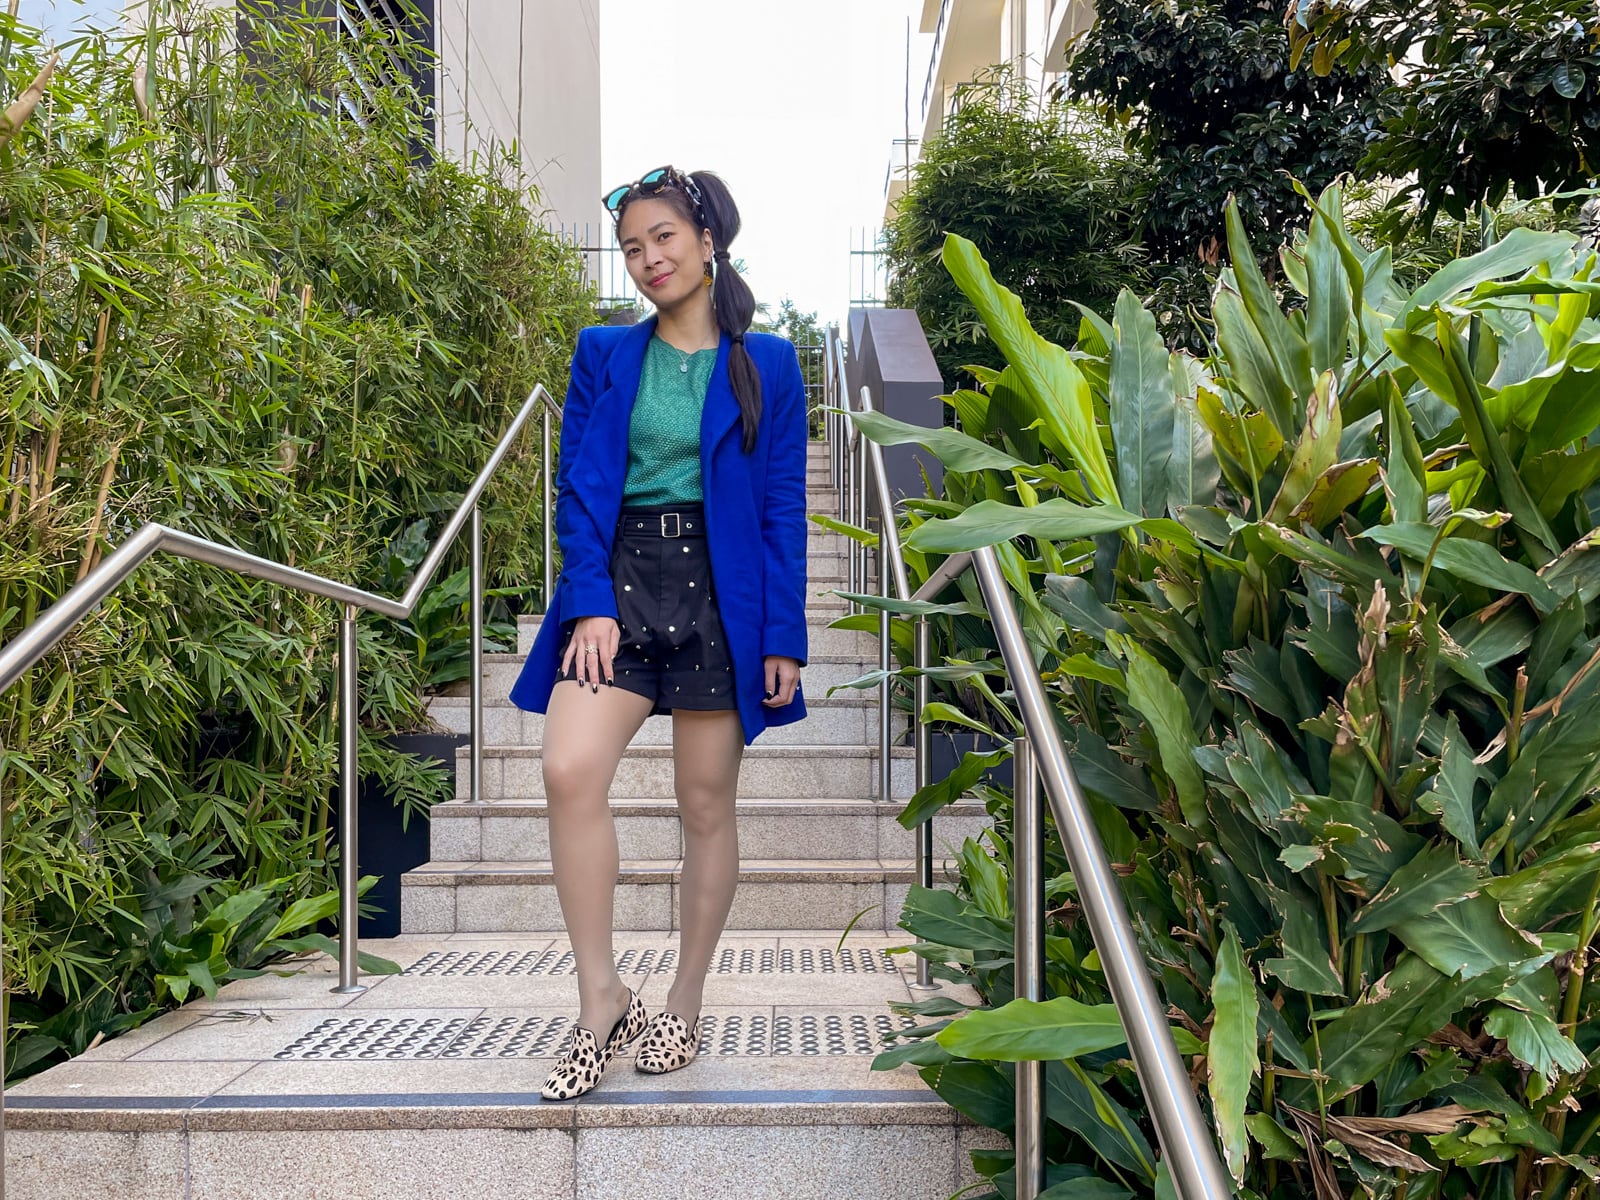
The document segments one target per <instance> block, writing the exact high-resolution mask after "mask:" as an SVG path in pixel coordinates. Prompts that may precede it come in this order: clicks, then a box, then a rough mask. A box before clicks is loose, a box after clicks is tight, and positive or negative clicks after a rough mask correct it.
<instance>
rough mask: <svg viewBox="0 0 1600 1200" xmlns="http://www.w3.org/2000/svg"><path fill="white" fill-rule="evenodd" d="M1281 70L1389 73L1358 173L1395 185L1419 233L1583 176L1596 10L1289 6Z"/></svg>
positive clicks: (1599, 126)
mask: <svg viewBox="0 0 1600 1200" xmlns="http://www.w3.org/2000/svg"><path fill="white" fill-rule="evenodd" d="M1288 25H1289V43H1290V49H1291V53H1292V61H1293V62H1295V63H1299V62H1300V61H1302V59H1303V58H1304V57H1305V56H1306V55H1308V54H1309V62H1310V65H1311V68H1312V70H1313V71H1314V72H1315V73H1316V74H1317V75H1318V76H1329V75H1331V74H1333V73H1336V72H1339V71H1344V70H1356V71H1363V70H1366V69H1368V68H1370V67H1373V66H1376V67H1379V68H1381V69H1383V70H1386V71H1388V70H1393V72H1394V78H1393V79H1392V80H1391V81H1390V84H1389V87H1388V89H1387V97H1386V98H1387V101H1388V102H1389V111H1388V113H1387V115H1386V117H1385V120H1384V122H1383V127H1382V129H1381V131H1380V132H1379V133H1378V136H1376V137H1374V138H1373V139H1372V141H1371V144H1370V146H1369V147H1368V151H1367V153H1366V155H1365V156H1364V158H1363V161H1362V169H1363V170H1365V171H1369V172H1377V173H1380V174H1383V175H1388V176H1390V177H1393V178H1395V179H1404V180H1406V181H1407V182H1406V186H1405V187H1404V189H1403V195H1405V196H1406V197H1412V196H1414V197H1416V199H1417V200H1418V201H1419V206H1420V209H1421V214H1422V218H1423V222H1424V224H1426V223H1427V222H1428V221H1431V220H1432V218H1433V216H1434V214H1435V213H1437V212H1440V211H1443V212H1446V213H1449V214H1451V215H1453V216H1455V217H1458V218H1459V217H1464V216H1466V215H1468V214H1469V213H1471V212H1472V210H1473V209H1475V208H1476V207H1477V206H1478V205H1479V204H1482V203H1488V204H1499V203H1500V202H1501V200H1502V199H1504V198H1505V197H1506V196H1507V195H1509V194H1510V193H1512V192H1515V193H1516V194H1517V195H1519V196H1522V197H1524V198H1531V197H1535V196H1539V195H1544V194H1547V193H1551V192H1560V191H1563V190H1566V189H1582V188H1586V187H1589V186H1591V185H1592V184H1593V183H1594V181H1595V161H1596V156H1597V155H1600V14H1597V13H1596V11H1595V8H1594V5H1592V4H1589V3H1586V2H1585V0H1493V2H1492V3H1491V2H1489V0H1469V2H1467V3H1461V4H1410V3H1405V2H1404V0H1296V3H1295V4H1293V5H1292V6H1291V7H1290V14H1289V21H1288Z"/></svg>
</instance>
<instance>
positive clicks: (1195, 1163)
mask: <svg viewBox="0 0 1600 1200" xmlns="http://www.w3.org/2000/svg"><path fill="white" fill-rule="evenodd" d="M828 334H829V340H830V344H831V345H832V347H833V348H834V350H835V357H836V359H837V365H836V366H835V367H834V368H833V370H832V372H831V378H832V379H833V380H834V381H835V382H836V384H837V386H836V388H835V390H834V391H833V393H832V394H831V397H830V399H831V401H832V403H833V406H834V407H835V408H837V409H838V410H839V411H838V414H837V417H838V419H837V420H836V421H835V422H834V423H833V424H832V425H831V426H830V427H829V428H830V432H831V433H832V434H833V435H834V436H836V437H839V438H840V441H841V445H839V446H837V447H836V448H835V462H836V466H835V478H836V479H838V478H839V477H840V474H841V470H840V468H841V467H842V468H843V470H842V474H843V477H844V481H845V483H846V485H847V486H846V487H845V488H842V489H841V496H840V503H841V506H842V507H841V519H842V520H850V516H849V515H846V514H847V513H855V514H857V515H859V516H860V517H861V518H862V519H861V520H859V521H855V522H852V523H855V524H860V525H862V526H863V527H864V526H865V512H866V506H865V488H864V487H863V488H862V489H861V494H860V495H859V496H858V497H857V498H856V499H855V500H852V499H850V497H849V495H848V493H849V492H850V490H851V489H850V487H849V486H848V485H849V484H851V483H854V482H855V477H856V476H857V475H858V474H859V475H860V476H861V478H862V479H863V480H864V479H865V477H866V476H867V475H868V474H870V475H871V476H872V478H873V482H874V487H875V491H876V494H877V497H878V503H879V513H880V520H879V526H878V563H877V566H878V576H879V581H880V594H881V595H883V596H886V597H887V596H889V595H890V591H889V586H890V580H891V579H892V580H893V583H894V586H895V587H897V588H898V589H899V593H900V596H899V598H901V599H911V600H919V601H931V600H933V599H935V598H936V597H937V596H938V594H939V593H940V592H942V591H943V590H944V589H945V588H946V587H947V586H949V584H950V583H952V582H953V581H954V580H955V579H956V578H957V577H958V576H960V575H961V574H962V572H964V571H965V570H967V569H968V568H969V567H970V568H971V569H972V570H973V572H974V573H975V575H976V576H977V580H978V586H979V589H980V590H981V592H982V595H983V600H984V604H985V606H986V607H987V608H988V610H989V619H990V622H991V623H992V625H993V626H994V630H995V633H996V636H997V638H998V640H999V643H1000V654H1001V658H1002V659H1003V661H1004V662H1005V665H1006V672H1007V674H1008V675H1009V677H1010V680H1011V688H1012V691H1013V692H1014V693H1015V695H1016V698H1017V707H1018V709H1019V710H1020V713H1021V717H1022V724H1023V730H1024V736H1022V737H1018V738H1017V739H1016V740H1015V741H1014V742H1013V744H1012V754H1013V760H1012V762H1013V776H1014V780H1015V788H1014V795H1013V804H1014V806H1015V810H1014V816H1013V821H1012V838H1013V841H1014V845H1013V848H1012V860H1013V865H1012V879H1013V883H1014V887H1015V892H1016V901H1015V936H1016V945H1015V956H1016V969H1015V976H1016V994H1017V995H1018V996H1020V997H1026V998H1027V999H1031V1000H1041V999H1043V998H1044V996H1043V983H1044V879H1043V843H1044V837H1043V813H1042V811H1041V809H1040V808H1039V804H1038V793H1037V785H1038V783H1039V782H1040V781H1041V780H1042V781H1043V783H1044V790H1045V796H1046V797H1047V799H1048V802H1049V805H1050V811H1051V813H1052V814H1053V815H1054V817H1055V820H1056V829H1057V831H1058V832H1059V833H1060V835H1061V841H1062V845H1063V847H1064V848H1065V850H1066V855H1067V864H1068V866H1069V867H1070V868H1071V870H1072V875H1073V879H1074V880H1075V881H1076V883H1077V887H1078V901H1079V904H1080V905H1081V906H1082V908H1083V913H1084V918H1085V920H1086V921H1087V923H1088V926H1089V931H1090V934H1091V935H1092V937H1093V938H1094V944H1095V949H1096V950H1097V951H1098V953H1099V956H1100V964H1101V969H1102V970H1103V972H1104V974H1105V977H1106V984H1107V986H1108V988H1109V990H1110V992H1111V999H1112V1002H1113V1003H1114V1004H1115V1005H1116V1008H1117V1013H1118V1015H1119V1016H1120V1017H1121V1019H1122V1028H1123V1032H1124V1033H1126V1034H1127V1038H1128V1049H1129V1051H1130V1054H1131V1056H1132V1058H1133V1065H1134V1070H1135V1071H1136V1072H1137V1073H1138V1076H1139V1082H1140V1085H1141V1086H1142V1087H1143V1089H1144V1093H1145V1098H1146V1100H1147V1102H1148V1103H1149V1105H1150V1113H1151V1118H1152V1121H1153V1123H1154V1125H1155V1128H1156V1137H1157V1140H1158V1141H1159V1142H1160V1144H1161V1152H1162V1156H1163V1158H1164V1160H1165V1162H1166V1164H1167V1167H1168V1170H1169V1171H1170V1172H1171V1175H1172V1181H1173V1185H1174V1187H1175V1189H1176V1191H1177V1194H1178V1196H1179V1197H1180V1200H1225V1198H1227V1197H1231V1196H1232V1195H1233V1192H1232V1188H1231V1187H1230V1185H1229V1181H1228V1176H1227V1174H1226V1173H1225V1172H1224V1170H1223V1168H1222V1163H1221V1161H1220V1160H1219V1159H1218V1157H1217V1153H1216V1147H1215V1144H1214V1143H1213V1141H1212V1136H1211V1129H1210V1127H1209V1126H1208V1124H1207V1123H1206V1120H1205V1118H1204V1116H1203V1115H1202V1113H1201V1111H1200V1105H1199V1103H1198V1102H1197V1101H1196V1099H1195V1093H1194V1089H1193V1087H1192V1086H1191V1085H1190V1082H1189V1076H1188V1074H1187V1072H1186V1071H1185V1070H1184V1067H1183V1061H1182V1059H1180V1058H1179V1057H1178V1049H1177V1045H1176V1044H1175V1043H1174V1042H1173V1040H1172V1031H1171V1028H1170V1026H1169V1025H1168V1023H1167V1016H1166V1011H1165V1009H1164V1007H1163V1006H1162V1003H1161V998H1160V997H1159V996H1158V995H1157V994H1156V989H1155V985H1154V983H1153V982H1152V981H1151V979H1150V972H1149V969H1148V967H1147V965H1146V963H1145V959H1144V954H1143V951H1142V950H1141V949H1140V947H1139V941H1138V937H1137V935H1136V934H1135V933H1134V929H1133V922H1132V921H1131V920H1130V918H1129V916H1128V908H1127V904H1126V903H1125V902H1124V900H1123V897H1122V892H1121V890H1120V889H1119V888H1118V887H1117V882H1116V876H1115V875H1114V874H1113V872H1112V870H1111V864H1110V861H1109V860H1108V859H1107V857H1106V852H1105V847H1104V845H1103V844H1102V843H1101V841H1100V834H1099V831H1098V830H1097V829H1096V827H1095V824H1094V820H1093V818H1092V816H1091V814H1090V810H1089V805H1088V801H1087V798H1086V797H1085V796H1084V793H1083V789H1082V787H1081V786H1080V785H1079V783H1078V779H1077V776H1076V775H1075V774H1074V773H1073V770H1072V764H1071V762H1070V761H1069V760H1068V758H1067V754H1066V750H1065V748H1064V747H1063V745H1062V743H1061V737H1060V734H1059V733H1058V732H1057V730H1056V725H1055V716H1054V712H1053V709H1052V707H1051V704H1050V701H1049V698H1048V697H1046V695H1045V693H1044V684H1043V683H1042V682H1041V681H1040V679H1039V673H1038V670H1037V669H1036V668H1035V666H1034V661H1033V655H1032V652H1031V651H1030V649H1029V647H1028V643H1027V639H1026V637H1025V635H1024V634H1023V631H1022V623H1021V621H1020V620H1019V619H1018V617H1017V610H1016V606H1015V604H1014V603H1013V601H1012V598H1011V591H1010V588H1009V586H1008V585H1007V583H1006V581H1005V576H1004V574H1003V573H1002V572H1001V569H1000V560H999V557H998V556H997V555H996V554H995V551H994V548H993V547H992V546H985V547H983V548H982V549H979V550H974V551H971V552H968V553H961V554H955V555H952V556H950V557H949V558H947V559H946V560H945V561H944V562H943V563H942V564H940V566H939V568H938V569H937V570H936V571H935V572H934V573H933V574H932V575H931V576H930V577H929V578H928V580H927V581H926V582H925V583H924V584H923V585H922V586H921V587H920V588H918V589H917V591H916V592H915V593H914V594H910V595H908V594H907V593H908V591H909V588H908V587H907V585H906V581H905V565H904V558H903V554H902V553H901V549H900V535H899V530H898V528H897V525H896V522H895V520H894V508H893V504H892V498H891V496H890V493H889V486H888V479H887V476H886V475H885V473H884V469H883V455H882V450H881V447H879V446H878V445H877V444H876V443H875V442H871V441H870V439H868V438H866V437H864V436H862V435H861V434H860V432H859V431H858V430H857V429H856V428H855V423H854V421H852V420H850V419H849V416H848V414H849V413H850V412H853V411H856V410H857V405H856V404H853V403H851V399H852V398H851V397H850V396H849V389H848V388H847V387H846V386H844V379H845V374H844V357H843V352H842V347H841V344H840V343H839V338H838V330H837V329H833V328H830V329H829V331H828ZM871 410H872V400H871V395H870V391H869V389H867V388H863V389H862V390H861V395H860V397H859V411H862V412H870V411H871ZM845 427H848V429H846V428H845ZM863 446H864V447H865V449H863ZM841 456H842V462H841V461H840V458H841ZM863 549H865V547H863ZM866 569H867V566H866V563H865V561H864V560H863V563H862V568H861V574H860V576H859V577H858V576H857V575H855V574H854V573H853V574H852V576H851V578H852V581H853V582H854V581H856V580H857V579H858V578H865V575H866ZM856 590H858V591H860V590H861V589H856ZM880 617H881V619H880V625H879V629H880V641H881V647H880V663H881V664H882V665H883V668H884V670H885V672H887V669H888V662H889V657H888V654H889V652H888V645H889V633H888V630H889V622H890V620H891V617H890V614H889V613H888V611H887V610H881V613H880ZM914 620H915V622H916V639H915V646H916V653H915V658H914V663H913V665H914V666H915V668H916V671H917V674H916V681H915V682H916V689H915V697H914V701H913V710H912V722H913V728H914V729H915V730H916V732H917V736H916V738H915V743H916V782H917V786H918V788H919V789H920V788H921V787H923V786H925V785H926V783H927V750H928V738H927V725H926V724H925V723H924V721H923V720H922V714H923V710H924V708H925V707H926V705H927V702H928V676H927V674H926V670H927V668H928V667H929V666H930V663H929V658H930V653H929V645H930V640H931V639H930V635H929V629H928V621H927V617H926V616H922V615H916V616H914ZM888 683H889V681H888V679H887V678H885V679H884V681H883V683H882V684H881V685H880V690H879V702H880V704H881V705H882V708H883V711H882V713H881V714H880V730H887V728H888V722H889V696H890V693H889V687H888ZM880 745H881V746H882V750H883V760H884V762H885V763H887V761H888V747H887V745H886V744H884V743H883V742H882V741H881V740H880ZM880 787H881V788H882V790H881V792H880V799H881V800H885V801H887V800H888V799H889V795H890V794H889V791H888V788H887V767H885V768H884V769H883V772H882V776H881V779H880ZM932 827H933V822H932V821H931V820H930V821H924V822H922V824H921V825H920V826H919V827H918V839H917V876H918V880H919V882H921V884H922V886H924V887H932V886H933V828H932ZM917 980H918V983H919V984H924V985H925V984H927V982H928V978H927V963H926V961H924V960H921V959H919V961H918V972H917ZM1016 1153H1017V1200H1034V1198H1035V1197H1036V1196H1037V1195H1038V1194H1039V1192H1040V1191H1042V1190H1043V1188H1044V1064H1043V1063H1042V1062H1037V1061H1035V1062H1021V1063H1018V1064H1017V1083H1016Z"/></svg>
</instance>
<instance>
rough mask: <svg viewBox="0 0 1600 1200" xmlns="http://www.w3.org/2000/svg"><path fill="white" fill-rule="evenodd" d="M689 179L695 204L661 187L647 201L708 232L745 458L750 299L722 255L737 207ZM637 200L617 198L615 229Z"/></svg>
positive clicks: (700, 180) (749, 425) (751, 364)
mask: <svg viewBox="0 0 1600 1200" xmlns="http://www.w3.org/2000/svg"><path fill="white" fill-rule="evenodd" d="M689 178H690V179H692V180H693V181H694V184H695V187H696V188H697V189H698V190H699V192H700V203H699V204H698V205H696V203H695V201H694V200H693V198H691V197H690V195H689V193H688V192H687V191H685V190H684V189H683V188H680V187H667V188H662V189H661V190H660V191H658V192H655V193H653V198H655V199H660V200H665V201H666V202H667V203H669V204H671V205H672V207H673V208H675V209H676V210H677V211H678V213H679V214H680V215H681V216H683V217H685V218H687V219H688V220H690V221H693V222H694V225H695V229H696V230H697V231H698V230H701V229H707V230H710V231H711V246H712V252H713V253H712V264H711V266H709V267H707V270H708V271H709V272H710V273H711V275H712V279H713V285H712V289H711V307H712V311H713V312H714V313H715V314H716V319H717V328H718V329H719V330H721V331H722V332H723V333H726V334H728V336H729V337H731V338H732V339H733V345H732V347H731V348H730V349H729V351H728V381H729V382H730V383H731V384H732V385H733V395H734V398H735V399H736V400H738V402H739V411H740V413H741V414H742V416H743V418H744V452H745V453H746V454H748V453H750V451H751V450H753V449H755V445H756V426H757V425H758V424H759V422H760V420H761V376H760V375H758V374H757V373H756V364H755V360H754V359H752V358H751V357H750V351H748V350H746V349H745V346H744V335H745V334H746V333H748V332H749V330H750V322H751V321H752V320H753V319H754V318H755V315H756V298H755V296H754V294H753V293H752V292H751V291H750V285H749V284H748V283H746V282H745V281H744V279H743V277H742V276H740V274H739V272H738V271H737V270H736V269H735V268H734V265H733V262H732V260H731V258H730V257H729V254H728V244H729V243H730V242H732V241H733V239H734V238H736V237H738V236H739V208H738V206H737V205H736V204H734V202H733V196H732V194H731V193H730V192H729V191H728V185H727V184H726V183H724V182H723V181H722V178H721V177H720V176H718V175H714V174H712V173H711V172H710V171H695V172H693V173H692V174H691V175H690V176H689ZM639 196H640V193H638V192H637V191H635V192H630V193H629V194H628V195H627V196H625V197H623V200H622V203H621V204H619V205H618V206H617V222H618V224H619V225H620V224H621V221H622V210H623V209H624V208H625V207H627V205H628V204H629V203H630V202H631V201H633V200H635V199H638V198H639Z"/></svg>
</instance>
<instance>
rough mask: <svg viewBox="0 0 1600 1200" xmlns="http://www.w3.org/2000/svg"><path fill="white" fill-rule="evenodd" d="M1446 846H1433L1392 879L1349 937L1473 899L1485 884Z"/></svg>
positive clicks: (1352, 922)
mask: <svg viewBox="0 0 1600 1200" xmlns="http://www.w3.org/2000/svg"><path fill="white" fill-rule="evenodd" d="M1481 882H1482V881H1481V878H1480V874H1479V872H1478V870H1477V868H1475V867H1470V866H1467V865H1466V864H1465V863H1463V862H1462V861H1461V860H1460V859H1458V858H1457V857H1456V852H1455V851H1454V850H1453V849H1451V848H1450V847H1449V846H1447V845H1445V844H1444V843H1433V844H1431V845H1430V846H1428V847H1427V848H1426V849H1425V850H1423V852H1422V853H1421V854H1419V855H1417V857H1416V858H1413V859H1412V860H1411V861H1410V862H1408V863H1406V865H1405V866H1403V867H1401V868H1400V869H1399V870H1398V871H1396V872H1395V873H1394V874H1393V875H1391V876H1390V877H1389V882H1388V883H1386V884H1384V885H1383V889H1382V890H1381V891H1380V892H1379V893H1378V894H1377V895H1376V896H1374V897H1373V898H1372V900H1371V902H1370V903H1368V904H1367V905H1366V906H1364V907H1363V908H1361V909H1360V910H1359V911H1358V912H1357V913H1356V914H1355V916H1354V917H1353V918H1351V920H1350V923H1349V924H1348V925H1347V926H1346V927H1345V928H1346V932H1348V933H1352V934H1355V933H1376V932H1377V931H1379V930H1380V929H1388V928H1389V927H1390V926H1391V925H1394V924H1396V923H1398V922H1400V921H1406V920H1410V919H1412V918H1415V917H1421V916H1426V915H1427V914H1428V913H1431V912H1433V911H1435V910H1436V909H1439V908H1443V907H1444V906H1446V905H1449V904H1455V903H1456V902H1457V901H1459V900H1464V899H1465V898H1466V897H1467V896H1469V895H1471V894H1472V893H1473V892H1474V891H1476V890H1477V888H1478V887H1479V886H1480V884H1481Z"/></svg>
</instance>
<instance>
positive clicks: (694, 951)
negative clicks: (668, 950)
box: [666, 711, 744, 1021]
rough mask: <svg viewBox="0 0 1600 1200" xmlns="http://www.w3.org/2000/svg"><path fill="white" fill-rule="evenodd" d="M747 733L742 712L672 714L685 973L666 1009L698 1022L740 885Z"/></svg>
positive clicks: (674, 986) (680, 975) (680, 967)
mask: <svg viewBox="0 0 1600 1200" xmlns="http://www.w3.org/2000/svg"><path fill="white" fill-rule="evenodd" d="M743 756H744V732H743V727H742V726H741V725H740V724H739V714H738V713H737V712H731V711H730V712H689V711H674V712H673V714H672V765H673V779H674V790H675V791H676V793H677V798H678V815H679V817H680V818H681V819H682V822H683V881H682V883H681V884H680V885H679V893H678V895H679V899H678V913H679V915H678V920H679V924H680V926H681V927H682V934H681V936H680V939H679V945H678V971H677V974H676V976H675V977H674V978H673V981H672V987H671V989H670V990H669V991H668V992H667V1001H666V1007H667V1008H668V1009H669V1010H670V1011H672V1012H674V1013H676V1014H677V1015H678V1016H680V1017H682V1018H683V1019H684V1020H685V1021H692V1020H694V1019H695V1017H697V1016H698V1015H699V1014H700V1002H701V997H702V994H703V993H704V990H705V983H706V972H707V971H708V970H709V969H710V967H711V956H712V955H713V954H714V953H716V949H717V942H718V941H719V940H720V939H721V937H722V929H723V926H724V925H726V924H727V920H728V910H729V908H731V907H732V906H733V893H734V889H735V887H737V885H738V883H739V830H738V826H737V824H736V823H735V820H734V811H735V810H734V801H735V798H736V796H737V792H738V784H739V760H740V759H741V758H742V757H743Z"/></svg>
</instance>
